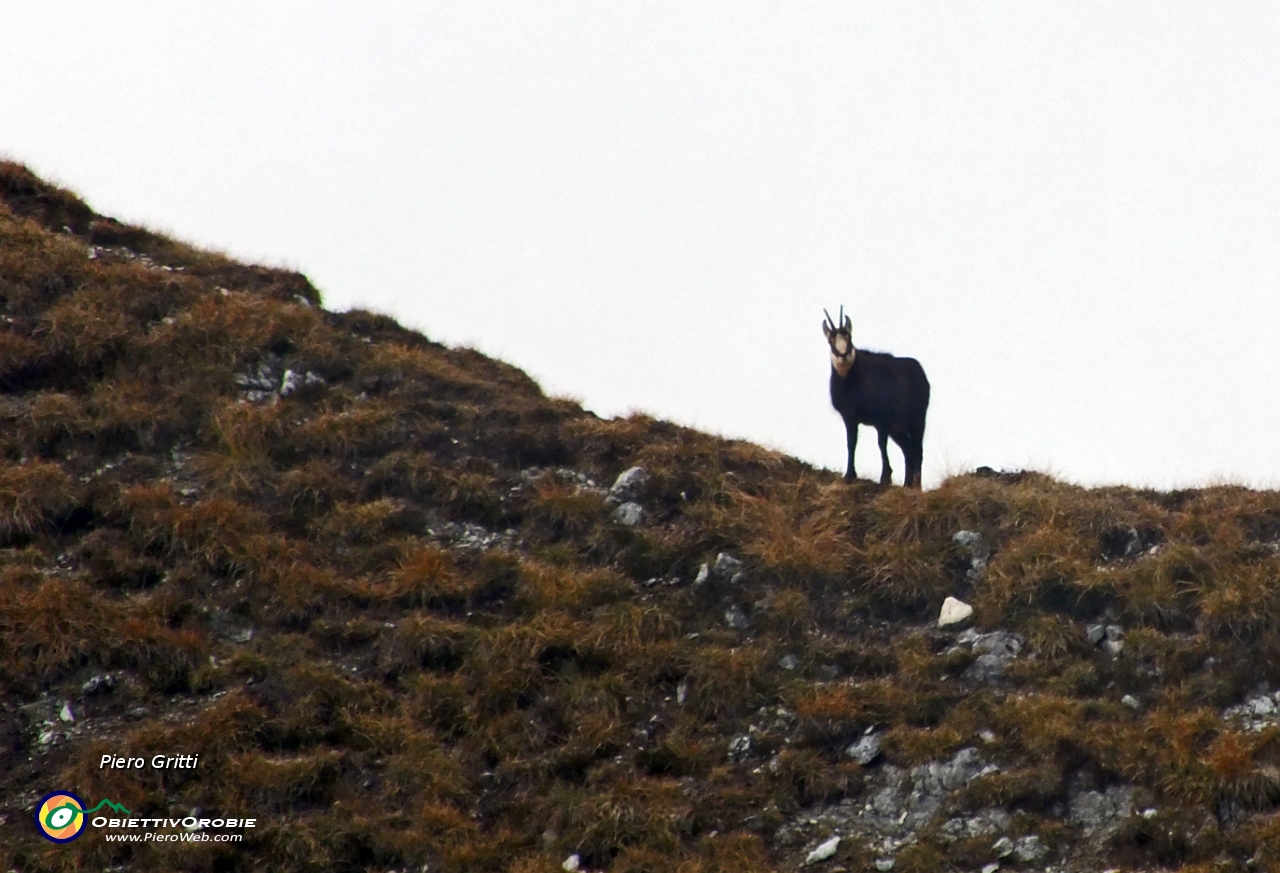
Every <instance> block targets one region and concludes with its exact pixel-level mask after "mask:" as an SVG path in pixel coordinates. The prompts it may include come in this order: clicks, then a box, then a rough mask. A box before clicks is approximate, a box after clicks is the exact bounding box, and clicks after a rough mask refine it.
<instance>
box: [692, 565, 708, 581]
mask: <svg viewBox="0 0 1280 873" xmlns="http://www.w3.org/2000/svg"><path fill="white" fill-rule="evenodd" d="M710 577H711V568H710V567H708V566H707V565H706V564H703V565H702V566H700V567H699V568H698V575H697V576H695V577H694V579H693V584H694V585H701V584H703V583H704V582H706V581H707V579H709V578H710Z"/></svg>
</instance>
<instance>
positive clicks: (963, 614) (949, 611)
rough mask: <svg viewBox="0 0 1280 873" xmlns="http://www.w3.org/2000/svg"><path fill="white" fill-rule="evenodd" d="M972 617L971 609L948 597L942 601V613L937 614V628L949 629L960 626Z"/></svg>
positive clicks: (962, 602)
mask: <svg viewBox="0 0 1280 873" xmlns="http://www.w3.org/2000/svg"><path fill="white" fill-rule="evenodd" d="M972 615H973V607H972V606H970V605H969V604H967V603H965V602H964V601H963V600H957V599H956V598H954V597H948V598H947V599H946V600H944V601H942V611H941V612H940V613H939V614H938V627H951V626H953V625H957V624H962V623H963V622H966V621H968V620H969V617H970V616H972Z"/></svg>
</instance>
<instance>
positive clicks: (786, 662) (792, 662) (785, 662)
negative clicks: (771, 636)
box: [778, 654, 800, 670]
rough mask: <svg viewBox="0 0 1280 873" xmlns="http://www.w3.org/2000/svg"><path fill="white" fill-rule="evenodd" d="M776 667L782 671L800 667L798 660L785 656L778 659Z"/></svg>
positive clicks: (793, 656) (791, 656) (788, 655)
mask: <svg viewBox="0 0 1280 873" xmlns="http://www.w3.org/2000/svg"><path fill="white" fill-rule="evenodd" d="M778 666H779V667H781V668H782V669H784V670H794V669H796V668H797V667H799V666H800V659H799V658H797V657H796V656H795V655H791V654H786V655H783V656H782V657H781V658H779V659H778Z"/></svg>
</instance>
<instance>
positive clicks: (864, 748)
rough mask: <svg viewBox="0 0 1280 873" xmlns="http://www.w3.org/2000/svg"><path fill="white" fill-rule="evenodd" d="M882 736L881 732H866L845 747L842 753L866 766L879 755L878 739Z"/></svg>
mask: <svg viewBox="0 0 1280 873" xmlns="http://www.w3.org/2000/svg"><path fill="white" fill-rule="evenodd" d="M882 737H883V734H881V733H867V734H865V735H864V736H863V737H862V739H860V740H858V741H857V742H856V743H853V744H852V745H850V746H849V748H847V749H845V750H844V753H845V755H846V756H847V757H850V758H852V759H853V760H855V761H857V762H858V763H859V764H861V765H862V766H864V767H866V766H867V765H868V764H870V763H871V762H872V761H874V760H875V759H876V758H878V757H880V740H881V738H882Z"/></svg>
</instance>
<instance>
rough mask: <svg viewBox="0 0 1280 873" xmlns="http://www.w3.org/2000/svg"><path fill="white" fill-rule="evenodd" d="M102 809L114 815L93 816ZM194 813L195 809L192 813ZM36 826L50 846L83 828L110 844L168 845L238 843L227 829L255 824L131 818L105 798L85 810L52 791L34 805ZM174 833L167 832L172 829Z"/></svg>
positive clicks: (73, 798) (70, 798)
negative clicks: (98, 833)
mask: <svg viewBox="0 0 1280 873" xmlns="http://www.w3.org/2000/svg"><path fill="white" fill-rule="evenodd" d="M103 807H107V808H109V809H110V810H111V811H112V812H114V813H116V814H117V816H123V817H114V816H113V817H108V816H106V815H94V813H95V812H98V810H100V809H102V808H103ZM192 812H193V813H194V812H196V810H192ZM35 819H36V827H37V828H38V829H39V830H40V834H41V836H43V837H44V838H45V839H46V840H49V841H50V842H53V843H69V842H71V841H72V840H74V839H76V838H77V837H79V836H80V834H82V833H83V832H84V830H85V827H86V825H87V826H89V827H92V828H94V829H95V830H99V831H102V832H103V833H102V837H103V839H105V840H107V841H108V842H114V843H151V842H155V843H172V842H180V841H184V842H197V843H205V842H213V843H239V842H242V841H243V840H244V834H243V833H226V831H227V830H231V829H238V830H244V829H245V828H254V827H257V825H258V820H257V819H256V818H241V817H238V816H237V817H221V816H220V817H218V818H213V817H210V818H200V817H197V816H195V815H188V816H186V817H185V818H168V817H154V818H153V817H150V816H147V817H143V818H139V817H137V816H134V815H133V813H132V812H130V811H129V810H127V809H125V808H124V807H123V806H121V805H120V804H118V803H116V802H115V801H113V800H108V799H106V798H104V799H102V800H100V801H98V805H97V806H95V807H92V808H87V807H86V806H85V804H84V801H83V800H81V799H80V798H79V797H77V796H76V795H74V794H72V793H71V792H70V791H54V792H52V793H50V794H46V795H45V796H44V797H43V798H41V800H40V802H39V803H38V804H36V812H35ZM175 828H177V829H180V831H179V832H178V833H168V832H166V831H171V830H173V829H175Z"/></svg>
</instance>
